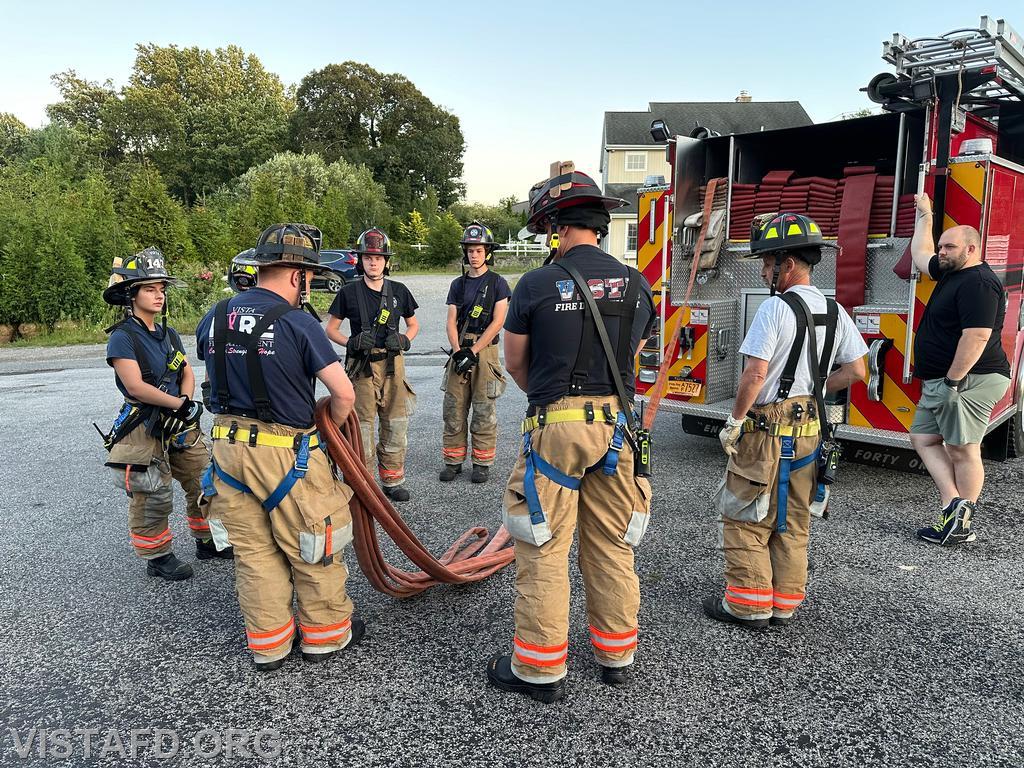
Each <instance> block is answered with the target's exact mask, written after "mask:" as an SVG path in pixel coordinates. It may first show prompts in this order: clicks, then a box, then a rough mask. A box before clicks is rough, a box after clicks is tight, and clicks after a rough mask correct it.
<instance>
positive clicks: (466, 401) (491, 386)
mask: <svg viewBox="0 0 1024 768" xmlns="http://www.w3.org/2000/svg"><path fill="white" fill-rule="evenodd" d="M476 339H477V337H476V336H473V335H471V334H470V335H467V336H466V337H465V341H466V342H468V343H470V344H472V343H473V342H474V341H476ZM478 357H479V360H478V361H477V364H476V365H475V366H473V370H472V371H470V373H469V375H468V376H460V375H459V374H456V373H453V372H452V370H451V362H450V361H449V363H448V366H447V367H446V368H445V379H444V386H443V387H442V389H443V390H444V408H443V418H444V434H443V436H442V438H441V439H442V449H441V453H442V454H443V456H444V463H445V464H461V463H462V462H463V461H465V460H466V449H467V445H466V443H467V438H468V436H469V435H472V436H473V445H472V457H473V463H474V464H479V465H480V466H482V467H489V466H491V465H492V464H493V463H494V453H495V445H496V444H497V440H498V408H497V400H498V398H499V397H501V395H502V394H503V393H504V392H505V387H506V386H507V385H508V384H507V381H506V379H505V371H504V369H503V368H502V367H501V361H500V360H499V359H498V345H497V344H489V345H488V346H486V347H485V348H484V349H482V350H480V354H479V355H478ZM470 409H472V411H473V417H472V418H471V419H470V418H469V412H470ZM467 420H468V421H469V427H468V429H467V425H466V422H467Z"/></svg>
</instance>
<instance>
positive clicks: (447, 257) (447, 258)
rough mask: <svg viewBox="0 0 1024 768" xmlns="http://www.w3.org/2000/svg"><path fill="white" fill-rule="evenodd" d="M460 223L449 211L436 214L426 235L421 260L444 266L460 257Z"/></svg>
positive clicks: (431, 264) (432, 264) (436, 265)
mask: <svg viewBox="0 0 1024 768" xmlns="http://www.w3.org/2000/svg"><path fill="white" fill-rule="evenodd" d="M460 240H462V225H460V224H459V222H458V221H456V220H455V217H454V216H452V215H451V214H450V213H444V214H442V215H441V216H438V217H437V219H436V221H434V223H433V224H432V225H431V227H430V234H428V235H427V249H426V250H425V251H423V254H424V259H423V262H424V264H426V265H427V266H431V267H446V266H448V265H449V264H450V263H451V262H453V261H456V260H458V259H461V258H462V246H461V245H460V243H459V241H460Z"/></svg>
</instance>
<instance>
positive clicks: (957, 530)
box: [917, 497, 978, 547]
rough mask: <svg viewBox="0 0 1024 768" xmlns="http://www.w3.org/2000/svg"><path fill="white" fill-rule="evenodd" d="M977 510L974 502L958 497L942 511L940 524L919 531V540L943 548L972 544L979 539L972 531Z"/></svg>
mask: <svg viewBox="0 0 1024 768" xmlns="http://www.w3.org/2000/svg"><path fill="white" fill-rule="evenodd" d="M975 509H976V506H975V504H974V503H973V502H971V501H968V500H967V499H961V498H959V497H957V498H955V499H953V500H952V501H951V502H949V504H947V505H946V507H945V509H943V510H942V514H941V516H940V517H939V522H938V523H936V524H935V525H932V526H928V527H926V528H919V529H918V530H917V538H919V539H921V540H922V541H927V542H928V543H929V544H938V545H939V546H941V547H954V546H956V545H957V544H966V543H969V542H972V541H974V540H975V539H976V538H978V537H977V534H975V532H974V531H972V530H971V522H972V520H973V517H974V511H975Z"/></svg>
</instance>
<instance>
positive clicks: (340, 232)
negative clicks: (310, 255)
mask: <svg viewBox="0 0 1024 768" xmlns="http://www.w3.org/2000/svg"><path fill="white" fill-rule="evenodd" d="M313 221H314V222H316V225H317V226H318V227H320V231H321V232H323V235H324V245H323V247H324V248H345V247H347V246H348V244H349V243H350V242H351V241H352V225H351V224H350V223H349V219H348V201H347V200H346V199H345V193H344V191H343V190H342V189H341V187H331V188H330V189H328V190H327V191H326V192H325V193H324V196H323V197H322V198H321V199H320V202H319V203H318V204H317V206H316V209H315V211H314V213H313Z"/></svg>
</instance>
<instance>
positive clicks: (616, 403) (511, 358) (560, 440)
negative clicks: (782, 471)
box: [487, 164, 654, 702]
mask: <svg viewBox="0 0 1024 768" xmlns="http://www.w3.org/2000/svg"><path fill="white" fill-rule="evenodd" d="M552 175H553V178H551V179H550V180H549V181H548V182H547V183H546V184H545V185H544V187H543V188H542V189H541V190H540V192H539V193H538V194H536V195H535V196H534V197H533V198H532V200H531V215H530V229H531V231H532V232H534V233H537V234H541V233H547V234H551V232H553V231H557V234H558V236H559V252H558V257H557V259H556V260H555V261H554V262H553V263H552V264H550V265H547V266H543V267H540V268H539V269H535V270H533V271H532V272H528V273H527V274H526V275H524V276H523V277H522V278H521V279H520V281H519V283H518V285H517V286H516V289H515V291H514V293H513V295H512V301H511V304H510V306H509V312H508V318H507V319H506V321H505V364H506V366H507V367H508V372H509V374H510V375H511V376H512V378H513V379H514V380H515V382H516V384H518V385H519V387H520V388H521V389H523V390H524V391H526V393H527V397H528V399H529V402H530V408H529V411H528V412H527V418H526V419H525V421H524V422H523V431H524V434H523V443H522V444H523V449H522V454H521V455H520V457H519V459H518V461H517V462H516V465H515V467H514V469H513V470H512V475H511V477H510V478H509V481H508V486H507V488H506V490H505V496H504V500H503V506H504V521H505V525H506V527H507V528H508V531H509V533H510V534H511V535H512V536H513V538H514V539H515V549H516V570H517V574H516V592H517V598H516V604H515V636H514V638H513V645H512V654H511V655H498V656H494V657H493V658H492V659H491V660H490V662H489V663H488V667H487V676H488V679H489V680H490V682H491V684H492V685H494V686H495V687H497V688H499V689H501V690H505V691H516V692H519V693H524V694H526V695H528V696H531V697H532V698H534V699H537V700H538V701H543V702H551V701H556V700H557V699H559V698H561V697H562V694H563V689H564V680H563V678H564V677H565V669H566V667H565V664H566V657H567V648H568V638H569V575H568V557H569V549H570V547H571V545H572V539H573V530H574V529H575V528H576V527H577V526H578V527H579V564H580V570H581V572H582V574H583V581H584V584H585V586H586V595H587V614H588V618H589V624H590V640H591V644H592V645H593V647H594V653H595V656H596V657H597V661H598V663H599V664H600V665H601V670H602V672H601V679H602V680H603V681H604V682H605V683H607V684H609V685H618V684H623V683H626V682H627V681H628V677H627V674H626V668H627V667H628V666H629V665H630V664H632V662H633V654H634V652H635V649H636V644H637V613H638V610H639V606H640V589H639V582H638V579H637V575H636V573H635V571H634V567H633V547H635V546H636V545H637V544H639V542H640V539H641V537H642V536H643V534H644V531H645V530H646V528H647V523H648V520H649V514H650V498H651V486H650V483H649V482H648V481H647V479H646V478H645V477H640V476H637V475H635V474H634V448H633V445H634V441H635V436H636V435H635V433H634V432H633V425H634V416H633V413H632V400H633V370H634V364H633V361H634V355H635V352H636V350H637V348H638V347H639V345H640V344H642V343H643V340H644V339H645V338H646V336H647V335H648V334H649V333H650V330H651V326H652V323H653V320H654V303H653V299H652V298H651V288H650V286H649V285H648V284H647V281H646V280H644V278H643V276H642V275H641V274H640V273H639V272H637V270H635V269H633V268H631V267H627V266H625V265H624V264H622V263H620V262H619V261H617V260H616V259H614V258H613V257H611V256H609V255H608V254H607V253H605V252H604V251H602V250H601V249H600V248H598V247H597V243H598V236H599V235H604V234H606V233H607V230H608V223H609V221H610V216H609V210H611V209H614V208H617V207H619V206H621V205H623V204H624V203H623V201H621V200H617V199H614V198H609V197H605V196H604V195H602V194H601V191H600V190H599V189H598V188H597V186H596V185H595V184H594V182H593V180H592V179H591V178H590V177H589V176H586V175H585V174H582V173H574V172H573V171H572V166H571V164H558V165H556V166H554V167H553V169H552ZM588 290H589V294H590V296H591V297H592V298H593V300H594V306H595V309H596V310H597V313H599V315H595V313H594V310H592V309H591V304H590V302H589V301H588V300H587V298H586V295H585V293H584V292H587V291H588ZM598 322H601V325H600V326H599V325H598ZM606 348H608V349H609V351H610V352H611V354H610V355H609V354H608V353H606V351H605V350H606Z"/></svg>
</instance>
